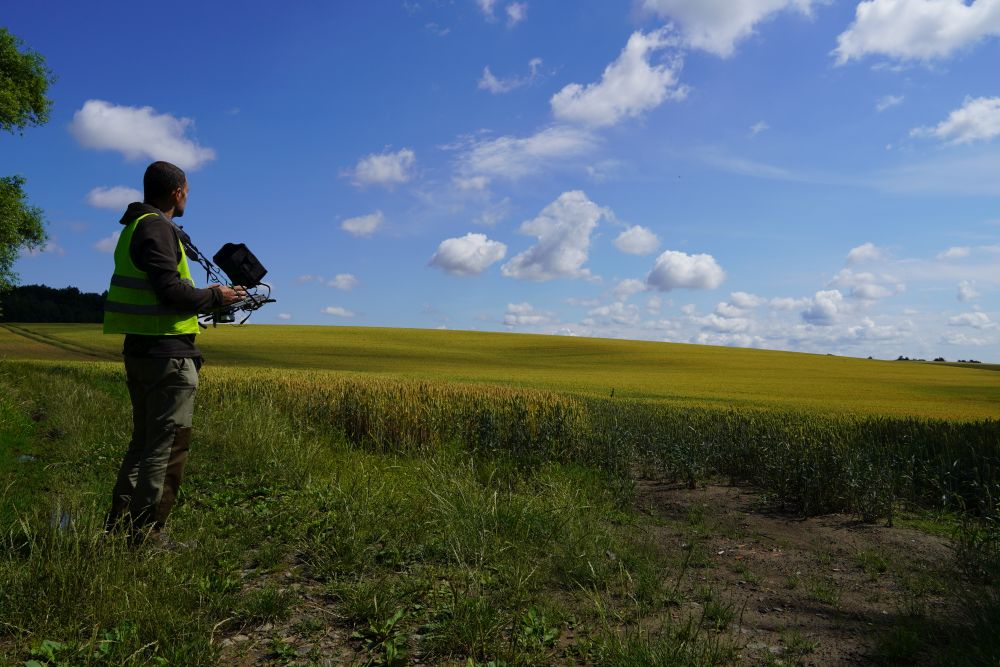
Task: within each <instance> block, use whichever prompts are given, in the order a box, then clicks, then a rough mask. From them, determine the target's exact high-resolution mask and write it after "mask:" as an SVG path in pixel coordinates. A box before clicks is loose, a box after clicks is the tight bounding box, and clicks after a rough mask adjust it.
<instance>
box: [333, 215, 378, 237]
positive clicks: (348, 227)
mask: <svg viewBox="0 0 1000 667" xmlns="http://www.w3.org/2000/svg"><path fill="white" fill-rule="evenodd" d="M383 222H385V216H384V215H382V211H380V210H379V211H375V212H374V213H369V214H368V215H359V216H357V217H356V218H347V219H346V220H344V221H343V222H341V223H340V228H341V229H343V230H344V231H345V232H347V233H348V234H351V235H353V236H371V235H372V234H374V233H375V230H376V229H378V228H379V227H381V226H382V223H383Z"/></svg>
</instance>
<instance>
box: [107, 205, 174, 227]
mask: <svg viewBox="0 0 1000 667" xmlns="http://www.w3.org/2000/svg"><path fill="white" fill-rule="evenodd" d="M147 213H155V214H157V215H160V216H162V215H163V211H161V210H160V209H158V208H156V207H155V206H150V205H149V204H143V203H142V202H140V201H134V202H132V203H131V204H129V205H128V208H127V209H125V214H124V215H122V219H121V220H119V221H118V222H119V224H122V225H127V224H129V223H130V222H132V221H133V220H135V219H136V218H138V217H139V216H140V215H146V214H147Z"/></svg>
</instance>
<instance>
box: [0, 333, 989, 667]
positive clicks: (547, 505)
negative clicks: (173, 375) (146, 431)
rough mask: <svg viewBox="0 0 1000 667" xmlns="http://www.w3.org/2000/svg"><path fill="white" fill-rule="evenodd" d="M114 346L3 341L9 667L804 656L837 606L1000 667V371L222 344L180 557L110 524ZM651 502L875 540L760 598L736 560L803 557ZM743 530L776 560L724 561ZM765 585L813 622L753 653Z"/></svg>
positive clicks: (454, 337)
mask: <svg viewBox="0 0 1000 667" xmlns="http://www.w3.org/2000/svg"><path fill="white" fill-rule="evenodd" d="M120 345H121V337H119V336H103V335H102V334H101V333H100V328H99V327H98V326H95V325H57V324H50V325H42V324H30V325H25V324H5V325H0V443H2V445H3V446H2V447H0V663H2V664H26V663H29V661H33V662H34V663H35V664H38V665H62V664H66V665H71V664H72V665H76V664H86V665H122V664H137V665H138V664H160V665H218V664H237V665H247V664H273V665H326V664H358V665H391V666H398V665H404V664H410V663H412V662H414V661H416V660H419V661H420V662H421V663H422V664H443V665H457V666H462V665H466V666H468V665H474V666H477V667H478V666H480V665H482V666H484V667H485V666H486V665H497V666H499V665H550V664H559V665H563V664H575V665H608V666H621V667H624V666H626V665H640V664H654V665H692V666H694V665H698V666H706V667H707V666H708V665H720V664H807V663H809V662H810V661H811V657H810V654H811V653H812V652H813V651H816V650H817V647H819V646H821V645H822V647H823V648H822V649H821V650H822V651H824V653H823V654H822V655H825V656H829V655H831V654H830V653H828V652H826V651H829V650H833V649H832V648H831V647H836V646H838V645H839V644H840V642H841V641H842V634H843V633H842V631H841V630H840V629H838V628H837V627H832V626H831V627H826V626H827V625H829V624H827V623H826V621H825V620H822V619H827V618H833V619H842V620H843V619H848V620H849V619H855V620H857V619H862V620H865V619H867V620H869V621H870V622H868V623H867V625H865V626H864V627H865V630H864V631H863V632H861V633H860V635H863V638H862V639H859V640H858V641H859V644H858V646H857V647H856V649H851V650H852V651H854V650H856V651H861V653H860V654H857V655H862V656H863V657H864V658H867V659H870V660H872V661H876V662H881V663H886V664H913V663H914V662H915V661H917V660H918V659H924V660H926V661H927V663H928V664H995V663H996V661H997V660H998V659H1000V635H997V634H996V633H995V632H994V631H993V630H994V628H995V625H996V622H998V621H1000V528H998V526H1000V420H998V419H997V416H998V410H997V405H1000V373H997V372H996V370H997V367H996V366H989V365H965V366H961V365H959V366H956V365H945V364H933V363H930V364H928V363H913V362H887V361H871V360H862V359H848V358H840V357H830V356H822V355H805V354H792V353H782V352H768V351H759V350H741V349H729V348H716V347H700V346H692V345H678V344H666V343H643V342H634V341H614V340H599V339H581V338H563V337H547V336H526V335H514V334H496V333H474V332H450V331H423V330H402V329H372V328H348V327H291V326H248V327H242V328H237V327H229V328H219V329H214V330H209V331H207V332H206V333H205V335H203V336H201V340H200V341H199V345H200V347H201V348H202V350H203V351H204V353H205V355H206V357H208V359H209V365H207V366H206V367H205V368H204V369H203V371H202V374H201V379H200V386H199V390H198V401H197V403H198V405H197V408H196V414H195V438H194V444H193V445H192V456H191V461H190V464H189V466H188V469H187V473H186V475H185V483H184V486H183V487H182V493H181V496H180V498H179V501H178V505H177V508H176V510H175V512H174V514H173V515H172V517H171V521H170V523H169V525H168V528H169V530H170V532H171V534H172V535H173V536H174V538H175V539H176V540H178V541H181V542H186V543H187V545H188V546H187V548H184V549H180V550H168V551H163V550H157V549H155V548H146V547H135V546H134V545H130V544H129V543H128V542H127V541H126V540H125V539H123V538H121V537H120V536H115V535H111V536H108V535H105V534H104V533H103V531H102V522H103V514H104V511H105V510H106V507H107V504H108V497H107V496H108V493H109V486H110V484H111V482H112V480H113V478H114V474H115V470H116V466H117V465H118V462H119V461H120V457H121V454H122V452H123V450H124V448H125V446H126V443H127V442H128V438H129V434H130V428H131V421H130V410H129V402H128V395H127V392H126V389H125V386H124V372H123V367H122V363H121V361H120V356H119V355H120ZM641 484H647V485H649V484H653V485H654V486H655V487H656V488H669V489H672V490H674V491H677V492H679V493H681V494H688V493H690V494H694V493H696V492H698V491H699V490H710V489H712V488H722V487H724V488H727V489H733V488H747V489H752V490H753V493H754V494H757V495H756V496H755V497H756V498H757V500H756V501H754V504H752V505H746V504H745V503H744V504H743V505H741V508H740V510H739V512H741V513H743V514H742V516H743V517H744V518H746V517H747V516H749V513H752V512H756V513H757V514H756V516H758V518H759V517H760V516H772V517H777V519H776V523H775V524H774V525H778V524H780V525H782V526H784V528H782V530H786V531H787V530H791V531H794V530H795V529H794V526H795V525H797V524H796V522H795V521H789V519H796V520H802V521H806V520H807V517H817V516H821V515H830V514H831V513H841V514H842V515H843V517H844V518H843V521H844V522H845V523H843V524H839V525H842V526H843V527H845V528H849V530H850V536H851V539H852V540H858V539H860V540H862V541H864V545H863V547H861V548H858V549H857V550H856V551H855V552H850V551H844V550H843V549H841V550H840V553H839V555H837V556H835V555H834V554H833V551H835V550H836V545H833V544H830V543H829V542H830V541H831V540H832V541H837V539H838V538H837V537H835V535H837V534H838V533H832V532H831V533H830V535H831V538H830V539H829V540H827V541H825V542H821V543H818V544H810V545H808V546H807V547H805V552H804V555H803V556H802V557H801V559H800V561H798V563H797V564H796V565H795V569H793V570H791V571H790V572H788V573H786V574H787V576H784V575H782V576H781V577H780V578H778V579H771V580H768V581H764V580H763V579H762V577H763V576H765V575H762V574H759V573H756V572H754V571H752V567H751V565H753V563H755V562H756V563H764V562H765V561H766V562H767V563H777V562H779V557H780V558H786V557H790V555H791V553H792V552H793V551H794V549H793V545H792V544H791V543H790V542H787V541H785V539H784V538H783V539H782V540H780V541H775V540H773V539H772V538H771V537H770V536H768V535H766V534H764V533H760V534H758V533H756V532H754V531H753V530H748V529H747V528H745V527H744V521H743V519H740V518H737V519H735V520H732V521H729V520H723V517H720V516H713V515H712V512H713V511H714V508H713V507H712V506H711V505H706V506H700V507H697V508H692V509H689V510H687V511H686V512H682V513H681V515H680V516H677V514H676V507H675V503H674V501H670V502H667V503H662V504H661V505H656V502H655V496H649V495H647V496H646V497H644V498H641V497H640V487H641ZM677 498H678V499H680V500H681V501H682V502H686V501H685V500H684V498H685V496H683V495H681V496H677ZM646 502H651V503H653V505H652V506H649V505H645V504H641V503H646ZM755 508H756V509H755ZM900 525H903V526H917V525H919V526H922V527H923V528H924V529H925V530H928V531H931V532H934V533H935V535H936V537H934V538H928V539H930V540H931V542H934V540H938V542H934V544H936V546H937V547H939V550H938V551H937V552H934V553H937V554H941V553H954V554H955V555H956V556H957V558H954V559H953V561H954V562H952V561H949V559H948V558H944V559H941V558H939V557H937V556H935V557H934V558H931V559H930V560H928V559H927V558H924V559H923V560H918V561H914V560H912V559H913V558H916V555H914V554H913V553H911V552H914V551H915V547H914V545H915V544H916V541H915V539H916V538H918V537H921V536H923V537H921V539H923V538H925V537H926V535H925V534H924V533H919V534H918V533H917V532H915V531H914V532H912V533H909V534H907V537H906V538H905V539H899V540H897V541H895V542H893V540H894V539H896V538H895V537H894V535H893V534H892V531H894V530H896V528H889V527H888V526H896V527H898V526H900ZM789 527H791V528H789ZM837 530H841V529H839V528H838V529H837ZM878 530H884V531H888V532H885V533H879V532H878ZM899 530H909V528H905V527H904V528H899ZM844 534H845V535H846V534H847V533H844ZM941 534H944V535H945V536H946V537H945V538H941V537H940V535H941ZM879 535H882V537H878V536H879ZM786 537H788V536H786ZM945 539H948V540H951V542H950V544H949V545H947V546H946V545H944V544H943V543H942V541H943V540H945ZM719 540H722V541H723V542H724V543H723V544H721V546H720V542H719ZM925 541H926V540H925ZM755 542H757V543H761V544H762V545H763V546H762V547H761V549H760V550H759V553H760V555H761V560H759V561H733V560H730V557H729V556H728V555H727V554H729V553H730V551H731V550H732V549H734V548H735V549H742V548H749V547H748V545H750V544H751V543H755ZM922 543H923V542H921V544H922ZM932 546H933V545H932ZM928 548H930V547H928ZM748 553H749V551H748ZM713 554H715V555H714V556H713ZM918 555H919V554H918ZM835 559H836V560H835ZM944 561H948V562H944ZM734 573H736V574H737V575H738V576H739V577H740V579H739V580H738V581H734V580H733V576H734ZM843 573H848V574H850V573H853V576H854V577H855V579H856V581H854V583H853V584H851V585H848V586H847V588H848V589H849V590H848V591H847V593H846V594H845V595H844V596H843V597H842V596H841V594H840V590H841V587H843V586H844V585H845V582H844V580H843V577H844V576H846V575H845V574H843ZM755 582H756V583H755ZM779 595H780V596H784V598H786V599H787V600H788V602H787V603H786V602H781V603H780V604H778V603H777V600H774V599H773V598H774V597H775V596H779ZM879 595H881V596H883V597H878V596H879ZM764 596H767V597H768V599H771V602H769V604H771V605H772V606H773V607H781V609H785V608H786V607H787V606H788V604H791V605H793V606H795V607H797V608H799V609H801V610H808V611H809V613H808V614H807V617H808V618H809V619H821V620H819V621H816V620H813V621H811V622H812V623H813V625H811V626H810V627H809V628H808V629H807V630H802V631H800V630H798V629H794V628H792V629H789V628H783V627H777V628H776V627H775V624H774V622H773V621H772V620H770V617H768V619H765V622H764V623H762V624H758V625H757V626H756V627H752V628H750V630H752V632H753V633H754V634H753V635H748V634H746V633H745V632H744V631H745V630H747V628H743V627H740V626H741V624H742V623H743V620H742V617H743V613H744V610H746V609H747V606H748V605H749V606H751V607H752V608H753V609H752V610H756V609H757V608H758V603H759V602H760V601H761V600H764V599H765V597H764ZM852 596H853V597H852ZM755 600H756V601H755ZM857 605H861V606H860V607H859V606H857ZM864 605H869V607H870V608H866V607H864ZM871 605H876V606H875V607H871ZM765 611H766V609H765ZM813 611H815V612H816V613H813ZM768 613H769V612H768ZM781 613H784V612H781ZM866 614H869V615H866ZM803 618H805V617H803ZM839 622H840V621H837V623H839ZM747 623H748V624H750V622H749V621H747ZM876 623H877V627H876V625H875V624H876ZM834 625H836V623H835V624H834ZM869 628H870V629H869ZM860 635H859V636H860ZM751 636H752V637H757V638H762V639H763V640H764V641H763V643H762V641H757V640H754V641H751V639H750V637H751ZM774 648H778V649H780V650H779V653H780V655H781V656H782V657H781V658H780V660H776V659H775V657H774V655H775V653H774V652H773V651H772V649H774ZM836 655H837V656H840V657H845V659H846V654H836ZM854 657H856V655H854V654H852V656H851V659H852V660H853V659H854Z"/></svg>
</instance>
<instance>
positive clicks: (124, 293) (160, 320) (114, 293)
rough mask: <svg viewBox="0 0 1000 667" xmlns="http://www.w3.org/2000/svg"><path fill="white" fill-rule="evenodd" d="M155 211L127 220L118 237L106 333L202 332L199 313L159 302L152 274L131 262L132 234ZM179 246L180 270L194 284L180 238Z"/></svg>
mask: <svg viewBox="0 0 1000 667" xmlns="http://www.w3.org/2000/svg"><path fill="white" fill-rule="evenodd" d="M155 215H156V214H155V213H146V214H145V215H140V216H139V217H138V218H136V219H135V220H133V221H132V222H130V223H129V224H127V225H126V226H125V229H124V230H122V233H121V236H119V237H118V245H117V246H116V247H115V272H114V275H112V276H111V287H110V288H109V289H108V298H107V300H106V301H105V303H104V333H134V334H145V335H150V336H175V335H182V334H197V333H199V332H200V328H199V327H198V317H197V314H196V313H192V312H191V311H189V310H180V309H178V308H175V307H172V306H168V305H166V304H163V303H160V301H159V300H158V299H157V298H156V293H155V292H154V291H153V287H152V285H151V284H150V282H149V276H148V275H147V274H146V272H145V271H141V270H139V268H138V267H137V266H136V265H135V264H134V263H133V262H132V256H131V253H130V247H131V245H132V236H133V235H134V234H135V230H136V228H137V227H138V226H139V223H140V222H141V221H142V220H144V219H145V218H148V217H150V216H155ZM178 247H179V248H180V251H181V258H180V261H179V262H178V263H177V272H178V273H179V274H180V276H181V280H182V281H184V282H186V283H189V284H191V285H194V281H193V280H192V279H191V270H190V269H189V267H188V263H187V255H186V254H185V253H184V246H183V245H182V244H181V243H180V241H178Z"/></svg>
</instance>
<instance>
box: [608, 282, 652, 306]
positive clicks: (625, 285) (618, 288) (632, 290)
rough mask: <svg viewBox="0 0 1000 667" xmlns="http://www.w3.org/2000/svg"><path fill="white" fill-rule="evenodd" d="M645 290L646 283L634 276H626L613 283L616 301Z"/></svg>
mask: <svg viewBox="0 0 1000 667" xmlns="http://www.w3.org/2000/svg"><path fill="white" fill-rule="evenodd" d="M644 291H646V283H644V282H643V281H641V280H636V279H635V278H626V279H625V280H620V281H618V284H617V285H615V289H614V295H615V298H616V299H617V300H618V301H627V300H628V299H629V297H631V296H634V295H636V294H638V293H639V292H644Z"/></svg>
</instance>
